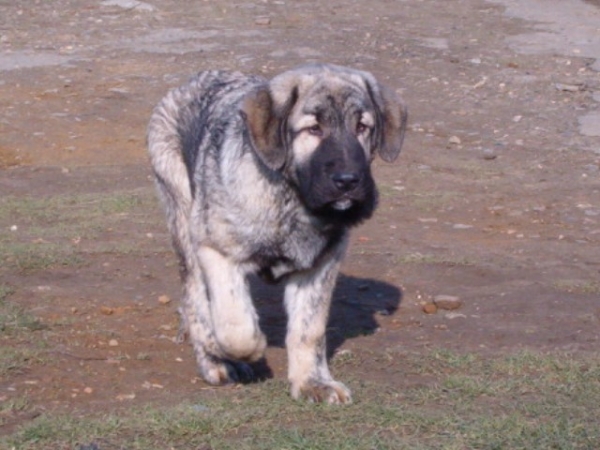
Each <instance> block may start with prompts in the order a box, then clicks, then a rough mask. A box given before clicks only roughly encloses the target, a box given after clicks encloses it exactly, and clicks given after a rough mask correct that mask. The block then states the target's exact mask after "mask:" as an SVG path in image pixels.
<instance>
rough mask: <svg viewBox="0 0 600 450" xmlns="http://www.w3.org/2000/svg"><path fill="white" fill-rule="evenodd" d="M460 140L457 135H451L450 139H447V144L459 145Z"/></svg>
mask: <svg viewBox="0 0 600 450" xmlns="http://www.w3.org/2000/svg"><path fill="white" fill-rule="evenodd" d="M461 142H462V141H461V140H460V138H459V137H458V136H452V137H450V139H448V144H450V145H460V143H461Z"/></svg>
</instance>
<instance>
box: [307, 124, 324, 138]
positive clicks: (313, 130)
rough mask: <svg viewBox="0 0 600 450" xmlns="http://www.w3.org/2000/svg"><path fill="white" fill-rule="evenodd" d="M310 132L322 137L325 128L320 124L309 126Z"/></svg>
mask: <svg viewBox="0 0 600 450" xmlns="http://www.w3.org/2000/svg"><path fill="white" fill-rule="evenodd" d="M307 130H308V132H309V133H310V134H312V135H313V136H318V137H321V136H323V129H322V128H321V126H320V125H313V126H310V127H308V128H307Z"/></svg>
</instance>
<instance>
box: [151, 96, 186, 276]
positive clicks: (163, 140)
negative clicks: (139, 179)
mask: <svg viewBox="0 0 600 450" xmlns="http://www.w3.org/2000/svg"><path fill="white" fill-rule="evenodd" d="M186 103H187V102H186V92H185V90H184V89H182V88H179V89H173V90H172V91H170V92H169V93H168V94H167V95H166V96H165V97H164V98H163V99H162V101H161V102H160V103H159V104H158V105H157V106H156V108H154V111H153V113H152V117H151V119H150V123H149V124H148V134H147V142H148V153H149V156H150V162H151V164H152V169H153V171H154V177H155V182H156V187H157V190H158V194H159V197H160V200H161V202H162V204H163V207H164V209H165V213H166V216H167V225H168V227H169V231H170V234H171V238H172V241H173V247H174V248H175V251H176V253H177V256H178V257H179V262H180V271H181V276H182V278H184V277H185V276H186V274H187V269H188V267H189V261H186V256H185V255H186V254H190V253H189V252H188V251H187V250H188V249H190V246H191V243H190V238H189V223H188V222H189V217H190V211H191V205H192V196H193V192H192V189H193V185H192V181H191V179H190V175H189V174H190V172H189V170H188V168H187V166H186V161H185V156H184V143H183V142H182V138H181V133H180V130H179V128H178V124H179V123H180V116H181V112H182V109H184V108H185V105H186Z"/></svg>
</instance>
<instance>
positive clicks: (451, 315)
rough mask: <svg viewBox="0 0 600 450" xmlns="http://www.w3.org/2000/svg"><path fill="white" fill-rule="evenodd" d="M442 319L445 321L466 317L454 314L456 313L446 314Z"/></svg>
mask: <svg viewBox="0 0 600 450" xmlns="http://www.w3.org/2000/svg"><path fill="white" fill-rule="evenodd" d="M444 317H446V319H466V318H467V316H465V315H464V314H461V313H456V312H449V313H446V315H445V316H444Z"/></svg>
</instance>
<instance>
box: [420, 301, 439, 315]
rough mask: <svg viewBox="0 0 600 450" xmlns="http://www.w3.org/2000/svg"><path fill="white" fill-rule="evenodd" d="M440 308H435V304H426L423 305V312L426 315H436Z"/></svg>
mask: <svg viewBox="0 0 600 450" xmlns="http://www.w3.org/2000/svg"><path fill="white" fill-rule="evenodd" d="M437 310H438V308H437V306H435V303H425V304H424V305H423V312H424V313H425V314H435V313H436V312H437Z"/></svg>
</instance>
